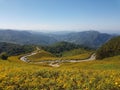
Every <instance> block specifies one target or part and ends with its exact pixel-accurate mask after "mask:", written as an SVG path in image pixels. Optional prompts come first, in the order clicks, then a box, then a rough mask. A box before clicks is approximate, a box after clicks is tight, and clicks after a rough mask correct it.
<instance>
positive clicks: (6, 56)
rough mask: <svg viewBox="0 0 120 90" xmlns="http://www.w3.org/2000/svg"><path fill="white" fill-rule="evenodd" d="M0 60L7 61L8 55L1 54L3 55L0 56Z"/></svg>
mask: <svg viewBox="0 0 120 90" xmlns="http://www.w3.org/2000/svg"><path fill="white" fill-rule="evenodd" d="M0 58H1V59H2V60H7V59H8V55H7V54H6V53H5V52H3V53H1V54H0Z"/></svg>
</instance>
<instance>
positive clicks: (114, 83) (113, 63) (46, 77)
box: [0, 56, 120, 90]
mask: <svg viewBox="0 0 120 90" xmlns="http://www.w3.org/2000/svg"><path fill="white" fill-rule="evenodd" d="M0 72H1V74H0V89H1V90H2V89H4V90H15V89H17V90H28V89H30V90H31V89H33V90H40V89H47V90H48V89H50V88H51V89H52V90H54V89H55V90H56V89H57V90H61V89H63V90H64V89H65V90H66V89H68V90H70V89H74V90H76V89H78V90H80V89H82V90H96V89H97V90H106V89H108V90H120V56H115V57H111V58H106V59H104V60H101V61H97V60H96V61H90V62H82V63H65V64H62V66H61V67H59V68H52V67H49V66H47V65H32V64H27V63H24V62H22V61H20V60H18V57H10V58H9V60H8V61H2V60H0ZM63 78H64V79H63Z"/></svg>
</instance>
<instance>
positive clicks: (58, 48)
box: [41, 42, 90, 56]
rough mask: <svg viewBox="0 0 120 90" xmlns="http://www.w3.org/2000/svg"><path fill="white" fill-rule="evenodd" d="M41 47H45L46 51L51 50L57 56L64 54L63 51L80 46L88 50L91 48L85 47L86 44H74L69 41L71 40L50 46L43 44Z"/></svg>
mask: <svg viewBox="0 0 120 90" xmlns="http://www.w3.org/2000/svg"><path fill="white" fill-rule="evenodd" d="M41 48H42V49H44V50H45V51H48V52H51V53H52V54H54V55H56V56H62V53H63V52H65V51H70V50H73V49H79V48H81V49H86V50H89V49H90V48H88V47H84V46H81V45H78V44H74V43H69V42H58V43H55V44H52V45H50V46H42V47H41Z"/></svg>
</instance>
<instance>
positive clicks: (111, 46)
mask: <svg viewBox="0 0 120 90" xmlns="http://www.w3.org/2000/svg"><path fill="white" fill-rule="evenodd" d="M96 55H97V59H103V58H106V57H111V56H115V55H120V36H118V37H114V38H112V39H111V40H109V41H108V42H107V43H105V44H104V45H102V46H101V47H100V48H99V49H98V50H97V52H96Z"/></svg>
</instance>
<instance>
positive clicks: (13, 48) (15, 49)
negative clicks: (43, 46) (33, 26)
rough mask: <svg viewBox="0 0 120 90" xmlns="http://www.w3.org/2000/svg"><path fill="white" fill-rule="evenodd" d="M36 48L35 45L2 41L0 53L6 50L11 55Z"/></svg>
mask: <svg viewBox="0 0 120 90" xmlns="http://www.w3.org/2000/svg"><path fill="white" fill-rule="evenodd" d="M34 49H35V48H34V46H30V45H18V44H11V43H6V42H1V43H0V53H2V52H6V53H7V54H8V55H9V56H10V55H20V54H25V53H29V52H32V51H33V50H34Z"/></svg>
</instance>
